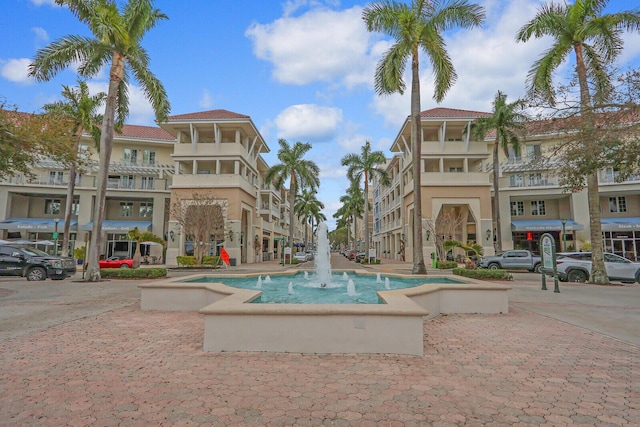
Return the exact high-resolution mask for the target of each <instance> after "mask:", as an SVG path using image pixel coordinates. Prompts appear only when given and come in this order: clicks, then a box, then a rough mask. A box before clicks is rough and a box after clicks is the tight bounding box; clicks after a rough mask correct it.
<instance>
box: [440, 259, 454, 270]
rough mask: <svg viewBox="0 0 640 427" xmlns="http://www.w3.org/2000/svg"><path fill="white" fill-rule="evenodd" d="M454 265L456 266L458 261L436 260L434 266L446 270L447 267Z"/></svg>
mask: <svg viewBox="0 0 640 427" xmlns="http://www.w3.org/2000/svg"><path fill="white" fill-rule="evenodd" d="M456 267H458V263H457V262H455V261H438V263H437V264H436V268H439V269H441V270H447V269H449V268H456Z"/></svg>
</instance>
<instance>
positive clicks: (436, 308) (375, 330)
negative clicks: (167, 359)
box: [140, 224, 509, 355]
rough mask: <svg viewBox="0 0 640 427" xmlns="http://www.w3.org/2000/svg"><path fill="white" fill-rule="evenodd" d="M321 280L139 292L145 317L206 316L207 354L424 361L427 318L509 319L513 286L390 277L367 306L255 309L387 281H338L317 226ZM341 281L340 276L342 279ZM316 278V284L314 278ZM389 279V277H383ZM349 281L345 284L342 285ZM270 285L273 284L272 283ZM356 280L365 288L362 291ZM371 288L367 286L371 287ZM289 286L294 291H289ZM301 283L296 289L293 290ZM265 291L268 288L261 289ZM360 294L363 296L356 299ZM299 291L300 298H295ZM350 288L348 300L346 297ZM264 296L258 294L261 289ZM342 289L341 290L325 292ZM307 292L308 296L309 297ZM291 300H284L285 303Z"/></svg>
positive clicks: (164, 286)
mask: <svg viewBox="0 0 640 427" xmlns="http://www.w3.org/2000/svg"><path fill="white" fill-rule="evenodd" d="M315 270H316V272H315V274H309V275H305V276H303V274H300V273H298V274H299V276H300V279H302V278H303V277H305V278H308V280H304V279H302V280H300V282H295V280H296V279H295V276H296V271H295V270H289V271H284V272H282V273H275V274H276V275H277V277H284V278H286V281H285V282H284V284H282V285H280V284H279V281H278V280H277V278H275V279H274V280H273V282H274V283H269V284H267V279H265V280H264V283H263V280H262V276H263V275H266V273H264V272H263V273H261V275H260V276H258V278H257V284H256V282H255V281H256V275H257V273H256V275H252V274H245V275H241V274H232V275H229V274H227V275H217V276H216V275H207V274H197V275H193V276H190V277H181V278H172V279H167V280H163V281H152V282H149V283H143V284H141V285H140V288H141V289H142V291H141V303H140V305H141V308H142V310H165V311H167V310H168V311H197V312H199V313H201V314H203V315H204V340H203V348H204V350H205V351H273V352H300V353H392V354H410V355H423V354H424V334H425V327H427V328H428V327H429V326H428V323H425V318H431V317H434V316H437V315H439V314H441V313H451V314H453V313H508V312H509V306H508V293H507V291H508V290H509V287H508V286H505V285H503V284H496V283H491V282H482V281H478V280H473V279H468V278H462V277H456V278H451V277H445V276H430V277H429V278H426V277H417V276H407V275H401V274H397V273H396V274H394V273H391V274H390V275H391V277H393V281H394V284H393V288H394V289H393V290H390V289H389V288H390V283H389V278H388V277H385V278H384V284H380V283H379V284H378V286H379V287H380V288H382V285H384V289H387V290H384V289H382V290H378V292H374V295H375V296H376V300H375V301H374V302H366V303H358V304H357V303H350V302H348V303H326V302H318V300H314V301H311V302H310V303H279V304H276V303H255V304H254V302H258V301H259V300H261V299H262V298H263V296H264V295H265V294H266V291H267V288H270V287H277V288H279V289H280V290H281V291H282V293H284V294H286V293H287V290H288V293H289V294H292V293H293V294H296V295H291V297H292V298H293V297H297V296H298V295H301V294H304V293H305V288H308V289H311V290H314V291H316V293H319V294H327V295H328V294H331V293H334V291H337V293H341V294H343V295H345V296H346V294H355V295H358V296H354V297H350V298H353V299H356V298H357V299H360V298H362V297H361V296H360V295H365V294H367V293H368V291H369V290H370V288H373V287H374V285H376V283H375V282H378V281H381V280H382V277H381V276H380V275H377V277H376V275H375V274H369V273H368V272H367V271H366V269H364V268H359V269H358V270H354V271H353V273H350V275H351V276H352V278H349V275H347V273H346V272H344V273H343V274H337V275H336V278H334V280H333V281H332V278H331V265H330V251H329V244H328V236H327V226H326V225H325V224H320V225H319V226H318V254H317V256H316V259H315ZM341 273H342V272H341ZM309 276H311V277H309ZM385 276H387V274H386V273H385ZM341 277H342V278H344V280H340V278H341ZM230 278H235V279H246V280H248V283H247V287H246V288H234V287H231V286H229V285H227V284H226V283H225V281H226V282H227V283H229V281H228V280H230ZM407 279H409V280H420V282H419V283H416V284H414V285H413V287H411V288H407V289H398V287H399V284H400V282H401V281H403V280H407ZM268 280H269V281H271V277H269V278H268ZM358 280H364V281H365V282H364V283H362V284H360V282H358ZM366 281H368V282H366ZM287 283H288V286H287ZM294 283H295V284H294ZM263 286H264V288H263ZM356 286H357V287H358V291H359V292H356ZM294 287H295V292H294ZM345 287H346V294H345V292H344V289H345ZM256 288H258V289H256ZM324 288H336V289H324ZM308 289H307V290H308ZM286 297H287V295H285V298H286Z"/></svg>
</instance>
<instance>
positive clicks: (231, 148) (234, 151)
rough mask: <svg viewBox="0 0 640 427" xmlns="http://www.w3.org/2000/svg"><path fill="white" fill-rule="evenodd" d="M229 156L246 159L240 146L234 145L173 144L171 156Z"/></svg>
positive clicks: (244, 150) (243, 149) (245, 151)
mask: <svg viewBox="0 0 640 427" xmlns="http://www.w3.org/2000/svg"><path fill="white" fill-rule="evenodd" d="M229 156H240V157H244V158H247V159H248V157H247V150H246V149H245V148H244V147H243V146H242V145H241V144H236V143H221V144H210V143H198V144H175V145H174V149H173V154H172V157H173V158H178V157H180V158H185V157H229ZM248 160H250V159H248Z"/></svg>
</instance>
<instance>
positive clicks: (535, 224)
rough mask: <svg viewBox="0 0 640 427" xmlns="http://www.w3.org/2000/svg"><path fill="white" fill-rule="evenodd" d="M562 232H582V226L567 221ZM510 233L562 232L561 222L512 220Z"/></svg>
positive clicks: (555, 220) (569, 220) (550, 220)
mask: <svg viewBox="0 0 640 427" xmlns="http://www.w3.org/2000/svg"><path fill="white" fill-rule="evenodd" d="M564 230H565V231H573V230H584V226H583V225H582V224H579V223H577V222H575V221H573V220H571V219H568V220H567V223H566V224H565V226H564ZM511 231H562V222H561V221H560V220H559V219H528V220H518V221H513V220H512V221H511Z"/></svg>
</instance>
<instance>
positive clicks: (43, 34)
mask: <svg viewBox="0 0 640 427" xmlns="http://www.w3.org/2000/svg"><path fill="white" fill-rule="evenodd" d="M31 31H33V32H34V33H35V34H36V41H38V42H42V43H46V42H48V41H49V33H47V30H45V29H44V28H42V27H33V28H32V29H31Z"/></svg>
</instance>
